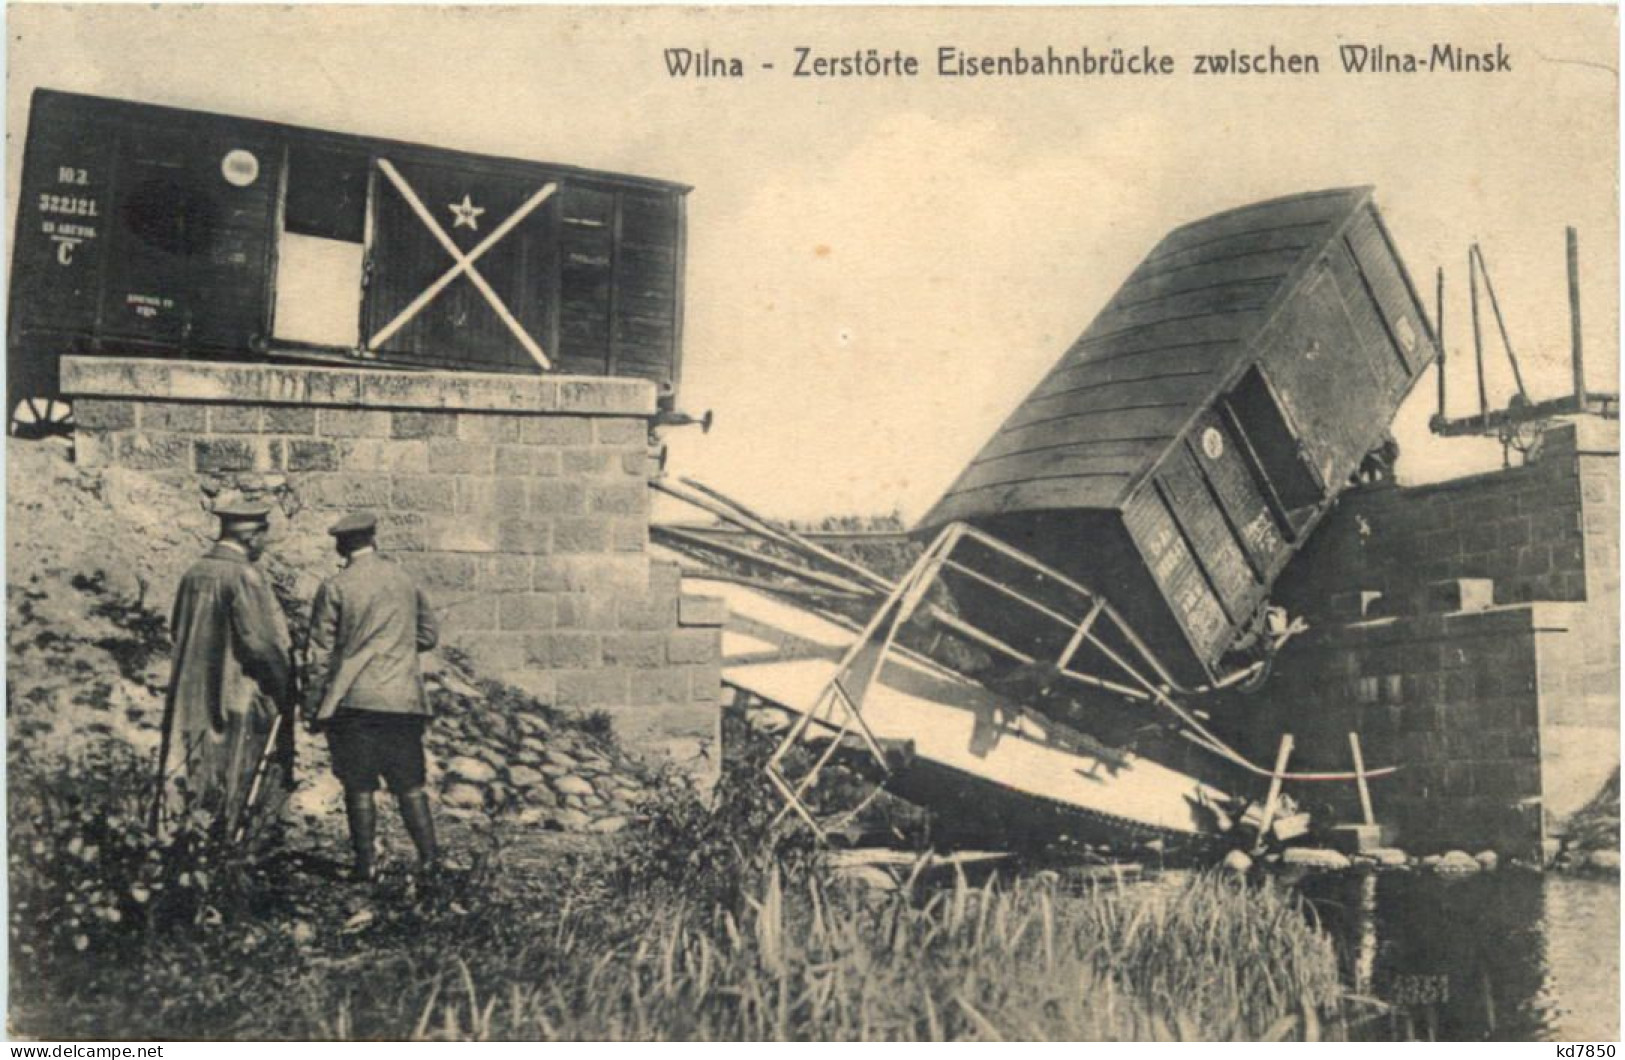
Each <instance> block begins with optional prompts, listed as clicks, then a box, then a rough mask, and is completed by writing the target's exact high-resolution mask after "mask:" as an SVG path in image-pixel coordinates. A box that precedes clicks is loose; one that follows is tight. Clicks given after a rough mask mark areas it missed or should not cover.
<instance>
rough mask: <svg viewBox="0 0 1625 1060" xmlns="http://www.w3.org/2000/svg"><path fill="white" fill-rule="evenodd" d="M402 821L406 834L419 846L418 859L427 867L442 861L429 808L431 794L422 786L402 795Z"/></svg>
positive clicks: (432, 816)
mask: <svg viewBox="0 0 1625 1060" xmlns="http://www.w3.org/2000/svg"><path fill="white" fill-rule="evenodd" d="M399 801H400V807H401V821H402V822H403V823H404V824H405V825H406V834H407V835H409V836H411V837H412V843H413V845H414V846H416V847H417V848H418V860H419V861H420V862H421V863H422V864H423V865H424V867H426V868H432V867H434V866H435V865H437V864H438V863H439V861H440V847H439V845H438V844H437V843H436V842H435V837H434V815H433V814H432V813H431V812H430V810H429V794H428V792H426V791H424V790H423V789H422V788H419V789H418V790H417V791H411V792H407V793H406V794H405V795H402V796H400V799H399Z"/></svg>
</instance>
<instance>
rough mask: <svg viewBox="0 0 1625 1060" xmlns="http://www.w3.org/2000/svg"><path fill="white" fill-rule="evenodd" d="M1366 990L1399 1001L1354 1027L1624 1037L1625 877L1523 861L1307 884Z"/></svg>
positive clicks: (1495, 1035) (1388, 1035)
mask: <svg viewBox="0 0 1625 1060" xmlns="http://www.w3.org/2000/svg"><path fill="white" fill-rule="evenodd" d="M1300 889H1301V891H1302V893H1303V894H1304V896H1305V897H1306V898H1308V899H1309V901H1310V903H1311V905H1312V906H1313V908H1314V910H1315V912H1316V914H1317V915H1318V916H1319V917H1320V920H1321V924H1322V926H1323V927H1324V928H1325V929H1326V930H1327V931H1329V932H1330V933H1331V934H1332V936H1333V938H1335V939H1336V940H1337V943H1338V948H1339V951H1340V953H1341V955H1342V960H1343V972H1344V975H1345V977H1346V979H1347V982H1348V983H1349V985H1350V986H1351V987H1352V989H1353V990H1354V992H1355V993H1357V994H1363V995H1366V996H1369V997H1375V998H1378V999H1380V1000H1382V1001H1384V1002H1387V1003H1388V1004H1389V1005H1390V1006H1391V1008H1390V1010H1389V1011H1388V1012H1387V1013H1385V1014H1383V1015H1381V1016H1377V1017H1373V1018H1371V1019H1368V1020H1365V1021H1362V1022H1360V1023H1359V1024H1357V1025H1356V1026H1354V1027H1352V1028H1350V1033H1351V1036H1357V1037H1361V1038H1367V1039H1371V1038H1378V1039H1421V1040H1437V1041H1482V1040H1487V1041H1564V1042H1584V1041H1616V1040H1618V1038H1619V1011H1620V993H1619V901H1620V891H1619V884H1618V882H1617V881H1616V880H1611V879H1593V878H1582V877H1574V876H1566V875H1560V874H1557V873H1545V874H1541V873H1535V872H1528V871H1523V870H1518V869H1502V870H1500V871H1497V872H1487V873H1479V874H1475V875H1472V876H1468V877H1464V878H1449V877H1443V876H1437V875H1433V874H1413V873H1384V874H1381V875H1347V874H1343V875H1319V876H1309V877H1306V878H1305V879H1304V880H1303V881H1302V883H1301V884H1300Z"/></svg>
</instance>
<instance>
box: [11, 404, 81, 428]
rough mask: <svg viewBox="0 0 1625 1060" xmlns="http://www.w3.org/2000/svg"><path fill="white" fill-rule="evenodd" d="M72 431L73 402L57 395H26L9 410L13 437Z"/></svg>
mask: <svg viewBox="0 0 1625 1060" xmlns="http://www.w3.org/2000/svg"><path fill="white" fill-rule="evenodd" d="M72 432H73V404H72V403H71V402H69V401H67V400H66V399H64V398H59V397H48V396H44V395H41V396H38V397H26V398H23V399H22V400H21V401H19V402H17V404H16V406H15V407H13V408H12V410H11V436H12V437H13V438H49V437H53V436H59V435H67V434H71V433H72Z"/></svg>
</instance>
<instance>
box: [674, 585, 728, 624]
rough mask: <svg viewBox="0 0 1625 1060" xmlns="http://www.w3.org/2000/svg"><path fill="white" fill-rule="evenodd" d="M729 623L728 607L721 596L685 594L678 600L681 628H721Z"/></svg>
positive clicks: (678, 618)
mask: <svg viewBox="0 0 1625 1060" xmlns="http://www.w3.org/2000/svg"><path fill="white" fill-rule="evenodd" d="M727 621H728V605H727V603H726V602H724V601H723V599H722V598H721V597H719V596H697V595H694V594H692V593H684V594H683V595H682V596H680V597H678V599H677V624H678V625H680V626H721V625H722V624H723V623H725V622H727Z"/></svg>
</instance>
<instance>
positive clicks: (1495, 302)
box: [1473, 243, 1529, 404]
mask: <svg viewBox="0 0 1625 1060" xmlns="http://www.w3.org/2000/svg"><path fill="white" fill-rule="evenodd" d="M1473 252H1474V253H1475V254H1477V255H1478V271H1479V272H1480V273H1482V274H1483V276H1484V293H1485V294H1487V295H1489V296H1490V311H1491V312H1492V313H1494V314H1495V326H1496V327H1497V328H1498V329H1499V330H1500V332H1501V345H1502V346H1503V347H1505V348H1506V351H1507V363H1509V364H1511V365H1512V378H1513V380H1514V381H1516V382H1517V384H1518V393H1519V394H1520V395H1521V396H1522V397H1523V400H1524V402H1525V404H1527V403H1528V401H1529V391H1528V389H1526V388H1525V387H1524V385H1523V372H1522V371H1521V370H1520V369H1519V368H1518V353H1517V351H1516V350H1514V349H1513V348H1512V339H1511V338H1510V337H1509V336H1508V335H1507V324H1506V321H1505V320H1503V319H1501V300H1500V299H1499V298H1497V297H1495V284H1493V283H1491V282H1490V263H1489V262H1488V261H1485V260H1484V248H1483V247H1480V246H1479V245H1478V244H1476V243H1475V244H1473Z"/></svg>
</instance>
